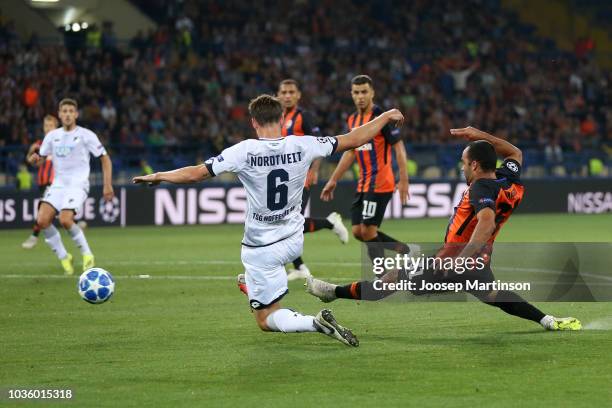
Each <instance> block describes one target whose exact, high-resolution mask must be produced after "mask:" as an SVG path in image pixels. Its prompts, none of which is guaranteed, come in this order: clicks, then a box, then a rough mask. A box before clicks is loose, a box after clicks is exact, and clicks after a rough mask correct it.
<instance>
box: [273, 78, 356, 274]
mask: <svg viewBox="0 0 612 408" xmlns="http://www.w3.org/2000/svg"><path fill="white" fill-rule="evenodd" d="M301 97H302V93H301V92H300V88H299V85H298V82H297V81H296V80H295V79H285V80H283V81H281V83H280V84H279V86H278V98H279V99H280V101H281V104H282V105H283V109H284V114H283V127H282V129H281V130H282V135H283V136H288V135H294V136H304V135H310V136H321V131H320V129H319V127H318V126H315V125H314V124H313V122H314V121H313V118H312V116H311V115H310V113H309V112H307V111H305V110H303V109H302V108H301V107H299V106H298V103H299V101H300V98H301ZM320 166H321V160H320V159H318V160H315V161H313V162H312V165H311V166H310V170H308V175H307V176H306V184H305V185H304V191H303V192H302V215H303V214H304V211H306V205H307V204H308V199H309V198H310V187H311V186H312V185H313V184H317V182H318V180H319V167H320ZM324 228H326V229H330V230H332V231H333V232H334V233H335V234H336V235H337V236H338V238H340V241H341V242H342V243H343V244H346V243H347V242H348V231H347V230H346V227H345V226H344V224H343V223H342V217H341V216H340V214H338V213H337V212H333V213H331V214H329V215H328V216H327V218H312V217H309V218H305V219H304V233H307V232H314V231H318V230H320V229H324ZM293 267H294V269H290V270H289V271H287V272H288V274H287V278H288V279H289V280H295V279H305V278H307V277H308V276H310V270H309V269H308V267H307V266H306V265H305V264H304V261H303V260H302V257H301V256H300V257H298V258H297V259H295V260H293Z"/></svg>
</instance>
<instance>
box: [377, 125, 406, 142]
mask: <svg viewBox="0 0 612 408" xmlns="http://www.w3.org/2000/svg"><path fill="white" fill-rule="evenodd" d="M381 133H382V134H383V137H384V138H385V140H386V141H387V143H389V144H390V145H394V144H396V143H397V142H399V141H400V140H402V135H401V134H400V129H399V128H397V127H395V126H392V125H390V124H388V123H387V124H386V125H385V126H384V127H383V128H382V130H381Z"/></svg>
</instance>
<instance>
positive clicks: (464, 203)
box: [444, 159, 525, 248]
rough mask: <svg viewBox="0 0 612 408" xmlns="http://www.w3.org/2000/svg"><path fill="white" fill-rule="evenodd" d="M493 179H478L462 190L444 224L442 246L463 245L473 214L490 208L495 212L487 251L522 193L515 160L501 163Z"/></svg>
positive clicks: (472, 225) (469, 233)
mask: <svg viewBox="0 0 612 408" xmlns="http://www.w3.org/2000/svg"><path fill="white" fill-rule="evenodd" d="M495 175H496V178H495V179H478V180H476V181H474V182H473V183H472V184H471V185H470V186H469V187H468V188H467V190H465V192H464V193H463V196H462V197H461V201H460V202H459V205H458V206H457V207H455V212H454V214H453V216H452V217H451V219H450V222H449V224H448V228H447V230H446V237H445V239H444V243H445V244H453V243H458V244H461V243H467V242H468V241H469V240H470V238H471V236H472V234H473V233H474V229H475V228H476V224H477V223H478V219H477V218H476V214H478V212H479V211H481V210H483V209H484V208H490V209H492V210H493V211H495V231H494V232H493V234H492V235H491V238H489V241H488V242H487V244H488V247H489V248H490V247H491V245H492V244H493V241H495V238H496V237H497V234H498V233H499V230H500V229H501V227H502V226H503V225H504V224H505V223H506V221H508V218H510V215H512V212H513V211H514V210H515V209H516V207H517V206H518V205H519V203H520V202H521V200H522V198H523V195H524V193H525V187H524V186H523V185H522V184H521V165H520V164H519V163H518V162H517V161H516V160H513V159H506V160H504V162H503V163H502V165H501V167H499V168H498V169H497V170H496V172H495ZM459 247H460V246H459Z"/></svg>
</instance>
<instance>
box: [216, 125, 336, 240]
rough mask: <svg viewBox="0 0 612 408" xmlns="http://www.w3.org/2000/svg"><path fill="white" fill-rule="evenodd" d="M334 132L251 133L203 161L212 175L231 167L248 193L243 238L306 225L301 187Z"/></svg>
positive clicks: (332, 143) (279, 234)
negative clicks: (274, 136) (318, 134)
mask: <svg viewBox="0 0 612 408" xmlns="http://www.w3.org/2000/svg"><path fill="white" fill-rule="evenodd" d="M337 144H338V141H337V139H336V138H335V137H314V136H287V137H285V138H279V139H249V140H245V141H242V142H240V143H238V144H236V145H234V146H232V147H229V148H227V149H225V150H224V151H223V152H222V153H221V154H220V155H219V156H217V157H214V158H211V159H209V160H207V161H206V162H205V164H206V167H207V168H208V171H209V173H210V174H211V175H212V176H215V175H218V174H221V173H224V172H232V173H236V174H237V175H238V179H239V180H240V181H241V182H242V184H243V185H244V188H245V189H246V193H247V213H246V222H245V226H244V239H243V241H242V244H243V245H245V246H251V247H260V246H267V245H270V244H273V243H275V242H278V241H281V240H283V239H286V238H289V237H291V236H293V235H295V234H297V233H300V234H301V233H302V232H303V229H304V217H303V216H302V214H301V206H302V190H303V189H304V182H305V180H306V175H307V173H308V169H309V168H310V164H311V163H312V161H313V160H315V159H317V158H319V157H326V156H329V155H331V154H333V153H334V151H335V150H336V146H337Z"/></svg>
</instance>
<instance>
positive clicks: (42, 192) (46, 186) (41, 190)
mask: <svg viewBox="0 0 612 408" xmlns="http://www.w3.org/2000/svg"><path fill="white" fill-rule="evenodd" d="M49 186H51V184H47V185H45V186H38V192H39V193H40V196H41V197H42V196H44V195H45V191H47V188H49Z"/></svg>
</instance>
